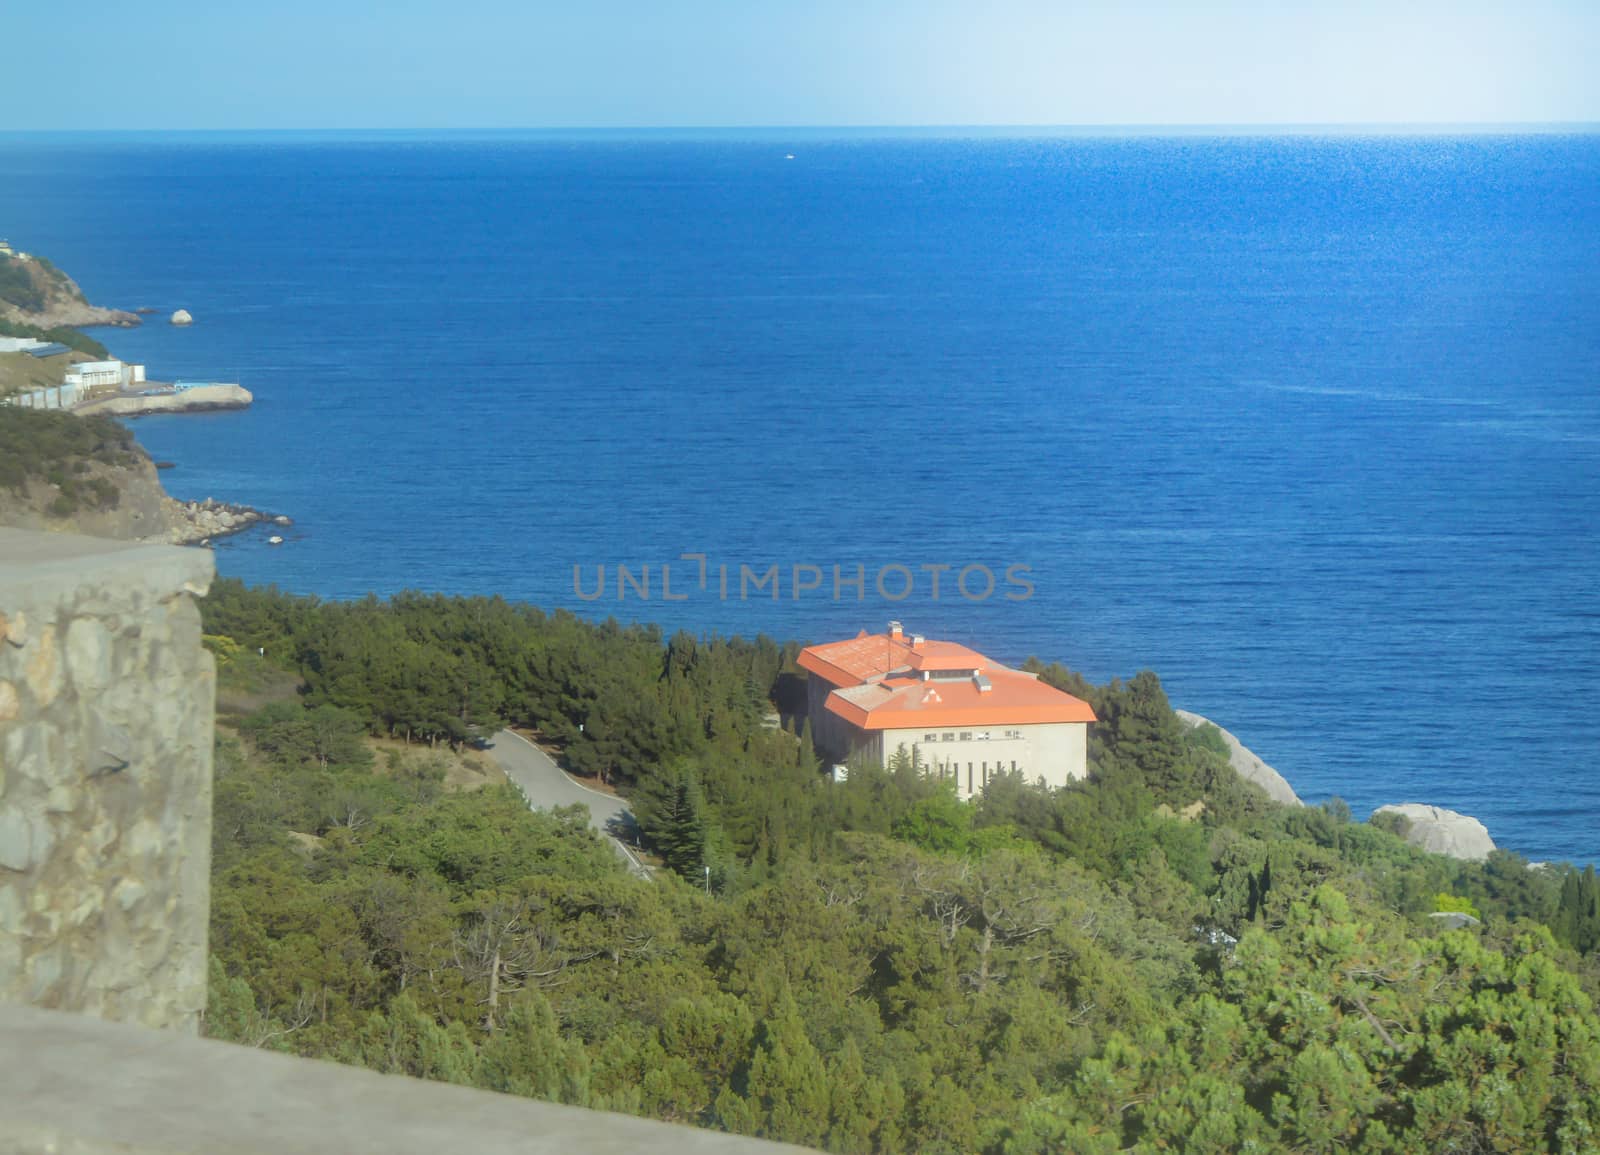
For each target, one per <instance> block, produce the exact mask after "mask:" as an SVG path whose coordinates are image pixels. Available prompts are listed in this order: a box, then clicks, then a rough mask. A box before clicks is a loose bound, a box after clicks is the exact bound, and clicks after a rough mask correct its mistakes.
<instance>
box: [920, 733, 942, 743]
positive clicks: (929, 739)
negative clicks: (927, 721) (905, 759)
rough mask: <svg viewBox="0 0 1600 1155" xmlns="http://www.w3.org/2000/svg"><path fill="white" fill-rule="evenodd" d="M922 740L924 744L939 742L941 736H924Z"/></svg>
mask: <svg viewBox="0 0 1600 1155" xmlns="http://www.w3.org/2000/svg"><path fill="white" fill-rule="evenodd" d="M922 740H923V741H924V742H937V741H938V740H939V735H937V734H924V735H923V736H922Z"/></svg>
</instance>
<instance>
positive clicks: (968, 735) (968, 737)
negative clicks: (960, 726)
mask: <svg viewBox="0 0 1600 1155" xmlns="http://www.w3.org/2000/svg"><path fill="white" fill-rule="evenodd" d="M961 740H962V741H963V742H970V741H972V731H971V730H963V731H961Z"/></svg>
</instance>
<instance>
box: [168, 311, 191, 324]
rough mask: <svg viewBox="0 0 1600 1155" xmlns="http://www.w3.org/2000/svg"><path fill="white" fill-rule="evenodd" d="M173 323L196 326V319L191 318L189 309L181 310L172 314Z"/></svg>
mask: <svg viewBox="0 0 1600 1155" xmlns="http://www.w3.org/2000/svg"><path fill="white" fill-rule="evenodd" d="M172 323H173V324H174V325H192V324H194V318H193V317H191V316H189V310H188V309H179V310H178V311H177V312H176V313H174V314H172Z"/></svg>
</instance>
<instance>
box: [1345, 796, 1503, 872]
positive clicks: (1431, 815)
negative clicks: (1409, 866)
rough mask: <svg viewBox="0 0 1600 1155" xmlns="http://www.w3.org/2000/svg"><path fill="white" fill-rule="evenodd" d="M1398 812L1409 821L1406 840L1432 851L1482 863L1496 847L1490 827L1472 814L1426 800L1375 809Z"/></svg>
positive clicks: (1390, 812) (1376, 811)
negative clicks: (1433, 804) (1446, 808)
mask: <svg viewBox="0 0 1600 1155" xmlns="http://www.w3.org/2000/svg"><path fill="white" fill-rule="evenodd" d="M1380 814H1398V815H1400V817H1402V818H1404V819H1405V820H1406V823H1407V829H1406V841H1407V842H1409V843H1411V845H1413V846H1416V847H1419V848H1420V849H1422V850H1426V851H1428V852H1430V853H1432V854H1445V855H1449V856H1450V857H1451V858H1461V859H1465V860H1466V861H1468V862H1482V861H1483V860H1484V859H1485V858H1488V857H1489V853H1490V852H1491V851H1492V850H1494V848H1495V846H1494V839H1492V838H1490V837H1489V828H1488V827H1486V826H1484V824H1483V823H1481V822H1479V821H1478V820H1477V819H1476V818H1474V817H1472V815H1470V814H1458V813H1456V811H1454V810H1445V809H1444V808H1443V807H1440V806H1428V805H1426V804H1425V803H1422V802H1402V803H1400V804H1399V805H1397V806H1396V805H1390V806H1380V807H1378V808H1377V809H1376V810H1374V811H1373V812H1372V816H1373V817H1374V818H1376V817H1377V816H1378V815H1380Z"/></svg>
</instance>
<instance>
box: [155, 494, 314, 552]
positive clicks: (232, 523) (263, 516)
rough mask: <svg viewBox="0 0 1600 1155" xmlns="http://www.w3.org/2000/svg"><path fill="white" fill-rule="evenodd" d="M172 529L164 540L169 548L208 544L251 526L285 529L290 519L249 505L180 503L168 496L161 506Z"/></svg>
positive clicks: (290, 521)
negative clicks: (170, 545)
mask: <svg viewBox="0 0 1600 1155" xmlns="http://www.w3.org/2000/svg"><path fill="white" fill-rule="evenodd" d="M162 508H163V510H164V512H165V513H166V514H167V517H168V521H169V522H170V524H171V526H172V528H171V529H169V530H168V531H167V536H166V541H167V542H168V543H170V544H172V545H209V544H210V543H211V542H213V541H215V540H216V539H217V538H221V537H231V536H232V535H233V534H236V533H243V532H244V531H245V530H247V529H249V528H250V527H251V526H253V525H259V526H263V527H267V526H273V527H284V528H287V527H288V526H291V525H293V524H294V521H293V519H291V518H289V517H286V516H284V515H283V514H281V513H267V512H266V511H265V510H260V509H255V508H253V507H251V506H248V505H236V504H234V503H233V502H229V501H215V500H213V499H212V498H209V497H208V498H206V499H205V500H204V501H179V500H178V499H177V498H173V497H168V498H166V499H165V500H164V502H163V503H162Z"/></svg>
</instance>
